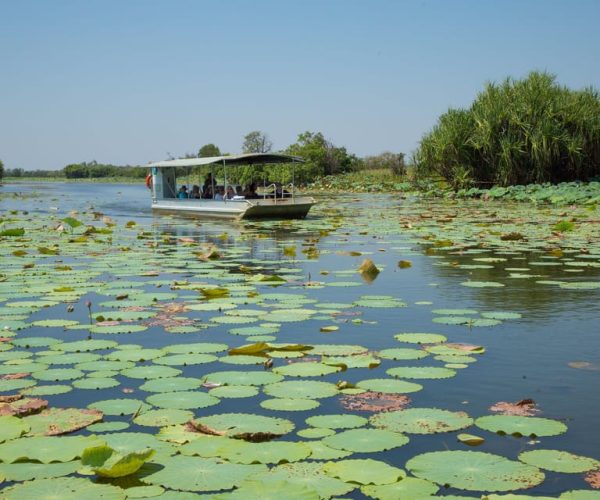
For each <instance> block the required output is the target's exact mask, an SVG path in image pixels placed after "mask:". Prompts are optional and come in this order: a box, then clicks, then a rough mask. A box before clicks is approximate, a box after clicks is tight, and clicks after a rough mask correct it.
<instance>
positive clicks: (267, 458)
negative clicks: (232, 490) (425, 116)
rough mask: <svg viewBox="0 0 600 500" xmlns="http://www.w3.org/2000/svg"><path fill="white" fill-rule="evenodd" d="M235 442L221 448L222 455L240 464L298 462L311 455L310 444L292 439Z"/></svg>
mask: <svg viewBox="0 0 600 500" xmlns="http://www.w3.org/2000/svg"><path fill="white" fill-rule="evenodd" d="M233 444H234V446H224V447H223V448H222V449H221V453H220V457H221V458H224V459H225V460H227V461H229V462H234V463H239V464H252V463H260V464H278V463H282V462H298V461H299V460H304V459H305V458H307V457H308V456H309V455H310V448H309V447H308V446H306V445H305V444H303V443H294V442H290V441H273V442H266V443H249V442H246V441H240V440H234V443H233Z"/></svg>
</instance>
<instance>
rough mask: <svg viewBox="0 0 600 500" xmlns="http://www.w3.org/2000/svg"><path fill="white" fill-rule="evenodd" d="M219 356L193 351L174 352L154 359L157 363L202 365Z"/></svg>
mask: <svg viewBox="0 0 600 500" xmlns="http://www.w3.org/2000/svg"><path fill="white" fill-rule="evenodd" d="M217 359H218V358H217V357H216V356H215V355H213V354H204V353H191V354H173V355H170V356H163V357H162V358H158V359H156V360H154V363H156V364H157V365H168V366H193V365H202V364H205V363H212V362H213V361H216V360H217Z"/></svg>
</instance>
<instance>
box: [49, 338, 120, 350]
mask: <svg viewBox="0 0 600 500" xmlns="http://www.w3.org/2000/svg"><path fill="white" fill-rule="evenodd" d="M117 345H118V344H117V343H116V342H115V341H113V340H98V339H90V340H76V341H74V342H63V343H61V344H60V345H56V344H54V345H52V346H50V349H52V350H60V351H64V352H87V351H100V350H104V349H113V348H114V347H116V346H117Z"/></svg>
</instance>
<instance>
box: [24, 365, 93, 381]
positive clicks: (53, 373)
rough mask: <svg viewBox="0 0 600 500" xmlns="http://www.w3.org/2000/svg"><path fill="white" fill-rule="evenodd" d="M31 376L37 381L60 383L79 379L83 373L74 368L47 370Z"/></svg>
mask: <svg viewBox="0 0 600 500" xmlns="http://www.w3.org/2000/svg"><path fill="white" fill-rule="evenodd" d="M31 375H32V376H33V377H34V378H36V379H38V380H45V381H61V380H75V379H77V378H81V377H83V375H84V373H83V372H82V371H81V370H77V369H76V368H49V369H47V370H44V371H39V372H33V373H32V374H31Z"/></svg>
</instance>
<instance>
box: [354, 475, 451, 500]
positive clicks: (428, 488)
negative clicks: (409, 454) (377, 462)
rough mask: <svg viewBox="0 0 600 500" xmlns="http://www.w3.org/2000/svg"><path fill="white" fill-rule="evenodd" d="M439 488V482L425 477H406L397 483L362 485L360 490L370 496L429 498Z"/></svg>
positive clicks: (385, 498)
mask: <svg viewBox="0 0 600 500" xmlns="http://www.w3.org/2000/svg"><path fill="white" fill-rule="evenodd" d="M439 489H440V488H439V486H438V485H437V484H434V483H431V482H429V481H426V480H425V479H419V478H417V477H405V478H403V479H401V480H400V481H398V482H396V483H391V484H382V485H379V486H375V485H369V486H361V488H360V491H362V492H363V493H364V494H365V495H366V496H368V497H370V498H376V499H378V500H389V499H392V498H426V497H427V498H428V497H430V496H433V495H435V494H436V492H437V491H438V490H439Z"/></svg>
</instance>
